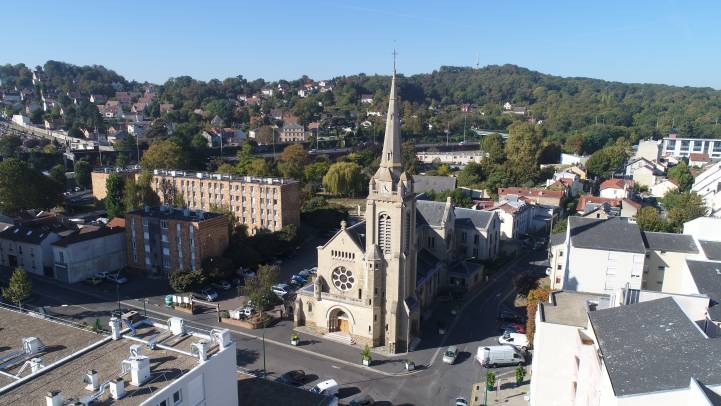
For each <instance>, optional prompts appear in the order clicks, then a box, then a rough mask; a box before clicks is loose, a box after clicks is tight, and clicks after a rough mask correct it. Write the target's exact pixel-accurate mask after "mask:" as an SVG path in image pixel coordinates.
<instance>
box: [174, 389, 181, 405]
mask: <svg viewBox="0 0 721 406" xmlns="http://www.w3.org/2000/svg"><path fill="white" fill-rule="evenodd" d="M182 401H183V395H182V394H181V393H180V390H177V391H175V393H173V404H174V405H178V404H180V402H182Z"/></svg>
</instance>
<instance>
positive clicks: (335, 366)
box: [330, 365, 340, 369]
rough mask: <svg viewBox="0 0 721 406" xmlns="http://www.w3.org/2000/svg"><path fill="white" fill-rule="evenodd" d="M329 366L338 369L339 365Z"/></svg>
mask: <svg viewBox="0 0 721 406" xmlns="http://www.w3.org/2000/svg"><path fill="white" fill-rule="evenodd" d="M330 367H331V368H335V369H340V367H339V366H337V365H331V366H330Z"/></svg>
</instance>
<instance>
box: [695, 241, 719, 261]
mask: <svg viewBox="0 0 721 406" xmlns="http://www.w3.org/2000/svg"><path fill="white" fill-rule="evenodd" d="M698 243H699V244H700V245H701V248H702V249H703V253H704V254H706V258H708V259H712V260H714V261H721V241H708V240H698Z"/></svg>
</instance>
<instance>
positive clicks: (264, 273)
mask: <svg viewBox="0 0 721 406" xmlns="http://www.w3.org/2000/svg"><path fill="white" fill-rule="evenodd" d="M279 273H280V268H278V267H277V266H276V265H261V266H260V267H258V271H257V272H256V273H255V277H253V278H248V279H247V280H246V281H245V288H244V293H245V295H246V296H247V297H248V299H250V300H251V301H252V302H253V303H255V304H256V305H257V306H258V308H259V309H265V308H266V307H267V306H268V305H270V304H271V303H272V300H273V297H272V295H273V293H272V292H271V290H270V288H271V287H273V285H274V284H275V283H276V282H277V281H278V275H279Z"/></svg>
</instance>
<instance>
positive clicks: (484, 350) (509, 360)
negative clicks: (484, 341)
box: [476, 345, 526, 368]
mask: <svg viewBox="0 0 721 406" xmlns="http://www.w3.org/2000/svg"><path fill="white" fill-rule="evenodd" d="M476 361H478V362H479V363H480V364H481V365H483V366H484V367H486V368H495V367H498V366H503V365H523V363H524V362H526V357H525V355H523V353H521V352H520V351H519V350H518V349H517V348H516V347H513V346H511V345H491V346H487V347H483V346H481V347H478V351H477V352H476Z"/></svg>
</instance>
